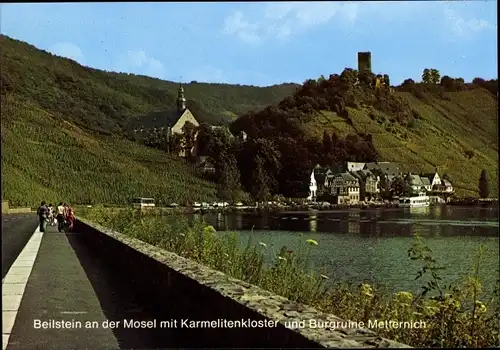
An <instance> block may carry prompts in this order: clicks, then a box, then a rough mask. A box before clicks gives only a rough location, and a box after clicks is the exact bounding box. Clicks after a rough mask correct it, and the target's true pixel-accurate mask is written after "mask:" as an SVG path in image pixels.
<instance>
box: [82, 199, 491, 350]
mask: <svg viewBox="0 0 500 350" xmlns="http://www.w3.org/2000/svg"><path fill="white" fill-rule="evenodd" d="M79 215H81V216H84V217H86V218H88V219H89V220H91V221H94V222H96V223H99V224H101V225H103V226H106V227H109V228H112V229H114V230H116V231H119V232H122V233H124V234H127V235H130V236H133V237H135V238H137V239H140V240H143V241H145V242H148V243H150V244H153V245H156V246H159V247H161V248H163V249H166V250H168V251H172V252H175V253H177V254H179V255H181V256H184V257H186V258H189V259H192V260H194V261H197V262H199V263H202V264H205V265H207V266H210V267H212V268H214V269H217V270H219V271H222V272H224V273H226V274H228V275H231V276H233V277H235V278H238V279H241V280H245V281H247V282H249V283H252V284H255V285H258V286H260V287H262V288H264V289H267V290H270V291H272V292H275V293H277V294H280V295H283V296H285V297H287V298H289V299H290V300H293V301H297V302H301V303H304V304H308V305H311V306H314V307H317V308H318V309H321V310H323V311H326V312H328V313H332V314H335V315H337V316H339V317H341V318H343V319H348V320H356V321H364V322H365V323H367V322H368V320H382V321H384V320H394V321H403V322H404V321H424V322H425V323H426V327H425V328H423V329H391V328H388V329H378V330H377V331H378V332H379V333H380V334H381V335H383V336H385V337H387V338H390V339H394V340H396V341H399V342H402V343H406V344H409V345H412V346H415V347H489V346H495V345H497V344H498V337H499V321H500V319H499V311H500V310H499V300H498V297H499V294H498V285H497V286H496V288H495V291H494V292H493V293H492V295H494V297H493V298H492V299H491V300H479V295H481V291H482V289H481V283H480V281H479V280H478V277H477V276H478V271H479V269H480V267H481V254H484V252H479V254H478V259H477V263H476V264H475V266H474V267H473V270H472V272H471V275H470V276H469V277H468V279H466V280H464V281H463V282H462V283H461V284H459V285H456V286H443V285H442V283H441V278H440V273H442V271H440V270H441V268H440V267H439V266H438V264H437V262H436V260H435V258H434V257H433V256H432V251H431V250H430V249H429V248H428V247H427V246H426V245H425V244H424V243H423V242H422V240H421V239H420V237H418V236H417V237H415V241H414V244H413V245H412V246H411V247H409V250H408V255H409V257H410V258H411V259H412V260H415V261H416V266H415V267H416V270H415V272H416V273H417V274H418V276H419V277H418V279H417V281H418V282H419V283H421V284H422V293H420V294H419V295H413V294H412V293H409V292H406V291H401V292H399V293H395V294H393V295H389V294H384V292H382V291H381V290H379V289H377V288H376V287H375V286H370V285H367V284H363V285H361V286H359V287H357V286H351V285H347V284H345V283H343V282H342V281H335V283H334V286H333V287H328V288H327V287H326V281H327V279H328V276H326V275H320V274H318V273H313V272H311V271H310V270H309V268H308V266H309V261H308V260H309V255H310V253H311V251H312V249H314V248H315V246H316V245H317V244H318V243H317V242H316V241H314V240H310V239H309V240H306V239H305V238H304V242H303V243H304V244H303V246H302V248H300V249H298V250H296V251H290V250H288V249H287V248H286V247H283V248H282V249H280V250H279V251H275V252H274V255H275V259H274V263H273V264H272V266H270V267H268V266H266V264H265V253H266V250H268V249H272V247H268V246H267V245H266V243H265V242H259V243H258V244H254V243H253V242H251V241H249V243H248V245H247V246H246V247H245V248H244V249H242V247H241V246H240V243H239V242H240V239H239V237H238V236H237V235H236V234H234V233H233V234H227V235H224V236H218V235H217V234H216V232H215V230H214V229H213V227H211V226H207V225H205V224H203V223H201V222H197V223H195V224H194V225H193V226H190V225H188V223H187V221H185V220H183V219H182V218H180V217H175V216H169V217H168V218H166V217H163V216H161V215H159V213H158V212H156V211H147V212H142V213H141V212H139V211H132V210H130V211H126V210H124V211H115V212H110V211H106V210H102V209H87V210H83V211H82V212H80V213H79Z"/></svg>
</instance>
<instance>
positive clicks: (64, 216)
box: [37, 201, 75, 232]
mask: <svg viewBox="0 0 500 350" xmlns="http://www.w3.org/2000/svg"><path fill="white" fill-rule="evenodd" d="M37 215H38V218H39V220H40V232H45V230H46V228H47V225H48V224H49V225H51V226H55V225H56V223H57V229H58V231H59V232H63V231H64V232H71V231H72V230H73V224H74V222H75V212H74V210H73V208H71V207H70V205H69V204H66V203H63V202H60V203H59V205H58V206H57V208H56V209H55V210H54V207H53V205H52V204H49V205H48V206H47V204H46V202H45V201H43V202H42V204H40V206H39V207H38V209H37Z"/></svg>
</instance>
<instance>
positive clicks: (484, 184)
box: [478, 169, 490, 198]
mask: <svg viewBox="0 0 500 350" xmlns="http://www.w3.org/2000/svg"><path fill="white" fill-rule="evenodd" d="M478 192H479V197H481V198H488V196H489V195H490V186H489V183H488V175H487V174H486V170H484V169H483V171H481V177H480V178H479V191H478Z"/></svg>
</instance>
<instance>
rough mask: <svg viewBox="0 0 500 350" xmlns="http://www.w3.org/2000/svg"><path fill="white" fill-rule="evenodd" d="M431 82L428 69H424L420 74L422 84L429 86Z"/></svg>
mask: <svg viewBox="0 0 500 350" xmlns="http://www.w3.org/2000/svg"><path fill="white" fill-rule="evenodd" d="M431 81H432V76H431V70H430V69H429V68H425V69H424V72H423V73H422V82H423V83H424V84H429V83H431Z"/></svg>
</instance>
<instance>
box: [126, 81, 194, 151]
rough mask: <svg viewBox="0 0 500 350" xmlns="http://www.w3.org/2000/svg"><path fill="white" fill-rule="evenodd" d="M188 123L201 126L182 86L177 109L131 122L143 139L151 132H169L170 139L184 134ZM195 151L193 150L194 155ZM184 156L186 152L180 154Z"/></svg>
mask: <svg viewBox="0 0 500 350" xmlns="http://www.w3.org/2000/svg"><path fill="white" fill-rule="evenodd" d="M187 122H191V123H192V124H194V126H199V125H200V123H199V122H198V120H196V118H195V117H194V115H193V114H192V113H191V111H190V110H189V109H188V108H187V106H186V98H185V96H184V88H183V87H182V84H181V85H180V86H179V89H178V90H177V105H176V108H172V109H168V110H164V111H159V112H152V113H149V114H147V115H145V116H142V117H139V118H134V119H133V120H132V121H131V126H132V129H133V132H134V134H135V135H136V136H139V137H143V136H144V135H146V134H149V133H151V132H162V131H164V130H165V129H166V130H167V135H168V137H171V136H172V135H173V134H182V132H183V130H182V128H183V127H184V125H185V124H186V123H187ZM194 152H195V149H194V148H193V150H192V155H195V154H194ZM179 155H180V156H184V151H183V152H181V154H179Z"/></svg>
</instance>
